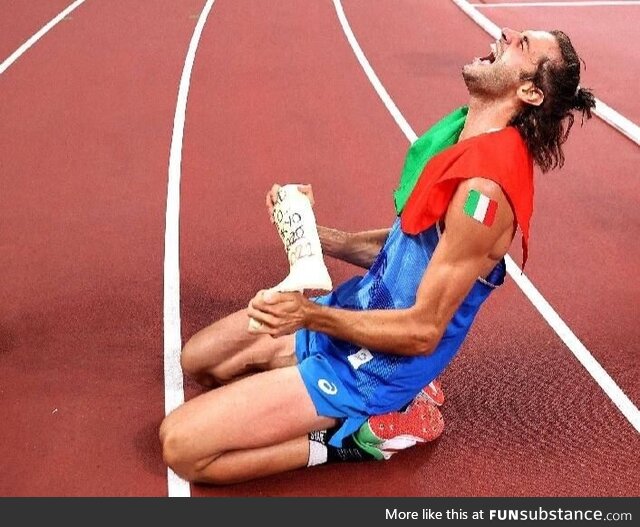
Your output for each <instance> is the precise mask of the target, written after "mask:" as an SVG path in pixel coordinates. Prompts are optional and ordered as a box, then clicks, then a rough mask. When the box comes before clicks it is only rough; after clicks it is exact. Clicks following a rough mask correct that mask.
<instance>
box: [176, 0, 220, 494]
mask: <svg viewBox="0 0 640 527" xmlns="http://www.w3.org/2000/svg"><path fill="white" fill-rule="evenodd" d="M214 1H215V0H207V3H206V4H205V6H204V8H203V9H202V12H201V13H200V17H199V18H198V22H197V23H196V27H195V29H194V31H193V35H192V36H191V42H190V43H189V49H188V50H187V56H186V58H185V61H184V67H183V69H182V76H181V77H180V87H179V89H178V101H177V103H176V113H175V116H174V118H173V134H172V136H171V150H170V153H169V182H168V184H167V212H166V219H165V232H164V394H165V399H164V411H165V414H168V413H169V412H171V411H172V410H174V409H175V408H177V407H178V406H180V405H181V404H182V403H184V386H183V377H182V368H181V367H180V351H181V349H182V336H181V334H180V177H181V164H182V138H183V136H184V122H185V117H186V113H187V97H188V96H189V84H190V82H191V70H192V69H193V63H194V60H195V57H196V50H197V49H198V43H199V42H200V37H201V35H202V29H203V28H204V24H205V22H206V21H207V17H208V16H209V12H210V11H211V8H212V7H213V3H214ZM168 487H169V496H170V497H172V496H190V494H191V491H190V487H189V483H187V482H186V481H184V480H182V479H180V478H179V477H178V476H177V475H176V474H175V473H174V472H173V471H172V470H171V469H168Z"/></svg>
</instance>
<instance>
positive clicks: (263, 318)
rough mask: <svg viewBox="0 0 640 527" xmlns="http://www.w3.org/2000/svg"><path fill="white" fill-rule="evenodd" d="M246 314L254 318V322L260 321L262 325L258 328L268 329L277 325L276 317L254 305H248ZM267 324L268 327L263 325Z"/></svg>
mask: <svg viewBox="0 0 640 527" xmlns="http://www.w3.org/2000/svg"><path fill="white" fill-rule="evenodd" d="M247 314H248V315H249V317H250V318H252V319H254V320H255V321H256V322H258V323H260V324H261V325H262V326H261V327H260V330H261V331H262V330H269V329H272V328H274V327H275V326H277V325H278V319H277V318H276V317H274V316H273V315H270V314H269V313H265V312H264V311H261V310H259V309H256V308H255V307H251V306H250V307H249V308H248V309H247ZM265 326H268V327H265Z"/></svg>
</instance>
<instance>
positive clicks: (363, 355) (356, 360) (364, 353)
mask: <svg viewBox="0 0 640 527" xmlns="http://www.w3.org/2000/svg"><path fill="white" fill-rule="evenodd" d="M347 359H349V363H350V364H351V366H353V369H354V370H357V369H358V368H359V367H360V366H362V365H363V364H366V363H367V362H369V361H370V360H371V359H373V355H371V352H370V351H369V350H368V349H365V348H361V349H360V351H358V352H357V353H354V354H353V355H349V356H348V357H347Z"/></svg>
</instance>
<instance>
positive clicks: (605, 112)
mask: <svg viewBox="0 0 640 527" xmlns="http://www.w3.org/2000/svg"><path fill="white" fill-rule="evenodd" d="M451 1H452V2H453V3H454V4H456V5H457V6H458V7H459V8H460V9H462V11H464V12H465V13H466V14H467V16H469V17H470V18H471V19H472V20H473V21H474V22H475V23H476V24H478V25H479V26H480V27H481V28H482V29H484V30H485V31H486V32H487V33H489V35H491V36H492V37H493V38H495V39H496V40H497V39H499V38H500V35H501V33H502V31H501V29H500V28H499V27H498V26H497V25H496V24H494V23H493V22H492V21H491V20H489V19H488V18H487V17H486V16H485V15H483V14H482V13H481V12H480V11H478V10H477V9H476V8H475V7H474V6H473V5H471V4H470V3H469V2H468V1H467V0H451ZM593 113H595V114H596V115H597V116H598V117H600V119H602V120H603V121H604V122H605V123H607V124H608V125H609V126H611V127H613V128H615V129H616V130H618V131H619V132H621V133H622V134H624V135H626V136H627V137H628V138H629V139H631V140H632V141H633V142H634V143H635V144H637V145H640V126H638V125H637V124H636V123H634V122H632V121H630V120H629V119H627V118H626V117H624V116H623V115H621V114H620V113H618V112H617V111H615V110H614V109H613V108H611V106H609V105H608V104H605V103H604V102H602V101H601V100H600V99H598V98H596V107H595V109H594V111H593Z"/></svg>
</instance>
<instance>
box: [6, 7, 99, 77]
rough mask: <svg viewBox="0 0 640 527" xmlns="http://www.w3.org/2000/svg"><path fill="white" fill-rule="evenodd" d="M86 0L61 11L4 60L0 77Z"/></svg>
mask: <svg viewBox="0 0 640 527" xmlns="http://www.w3.org/2000/svg"><path fill="white" fill-rule="evenodd" d="M85 2H86V0H76V1H75V2H74V3H73V4H71V5H70V6H69V7H67V8H66V9H65V10H64V11H62V12H61V13H60V14H59V15H58V16H56V17H55V18H52V19H51V20H50V21H49V23H47V24H46V25H44V26H43V27H42V29H41V30H40V31H38V32H37V33H36V34H35V35H33V36H32V37H31V38H30V39H29V40H27V41H26V42H25V43H24V44H22V46H20V47H19V48H18V49H16V50H15V51H14V52H13V53H12V54H11V55H9V57H8V58H6V59H5V60H4V61H3V62H2V64H0V75H2V74H3V73H4V72H5V70H6V69H7V68H8V67H9V66H11V64H13V63H14V62H15V61H16V60H18V59H19V58H20V57H21V56H22V55H23V54H24V53H25V52H26V51H27V50H28V49H29V48H30V47H31V46H33V45H34V44H35V43H36V42H38V40H40V39H41V38H42V37H43V36H44V35H45V34H47V33H48V32H49V30H51V29H52V28H53V27H54V26H55V25H56V24H57V23H58V22H60V21H61V20H62V19H63V18H64V17H66V16H67V15H68V14H69V13H71V12H72V11H73V10H74V9H76V8H77V7H79V6H81V5H82V4H84V3H85Z"/></svg>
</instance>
